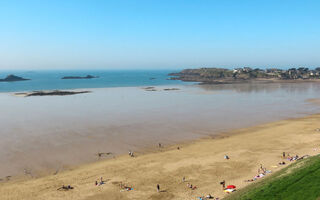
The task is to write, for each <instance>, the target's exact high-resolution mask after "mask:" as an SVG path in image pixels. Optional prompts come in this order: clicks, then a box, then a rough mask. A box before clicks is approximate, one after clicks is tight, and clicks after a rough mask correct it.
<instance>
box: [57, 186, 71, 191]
mask: <svg viewBox="0 0 320 200" xmlns="http://www.w3.org/2000/svg"><path fill="white" fill-rule="evenodd" d="M72 189H73V187H72V186H70V185H68V186H64V185H62V187H61V188H58V189H57V190H72Z"/></svg>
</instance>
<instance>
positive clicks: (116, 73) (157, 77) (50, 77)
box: [0, 70, 187, 92]
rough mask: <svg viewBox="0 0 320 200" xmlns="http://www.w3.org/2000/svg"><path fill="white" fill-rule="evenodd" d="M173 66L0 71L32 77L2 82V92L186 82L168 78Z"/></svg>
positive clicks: (5, 74)
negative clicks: (163, 68) (139, 68)
mask: <svg viewBox="0 0 320 200" xmlns="http://www.w3.org/2000/svg"><path fill="white" fill-rule="evenodd" d="M171 72H175V71H174V70H109V71H107V70H104V71H103V70H79V71H75V70H69V71H67V70H60V71H58V70H46V71H44V70H42V71H0V78H1V79H2V78H5V77H6V76H7V75H9V74H14V75H17V76H21V77H23V78H28V79H31V80H29V81H17V82H0V92H19V91H34V90H55V89H59V90H62V89H79V88H105V87H138V86H159V85H176V84H187V83H184V82H181V81H176V80H167V79H168V78H169V76H168V74H169V73H171ZM86 75H93V76H99V78H95V79H71V80H70V79H69V80H63V79H61V78H62V77H64V76H86Z"/></svg>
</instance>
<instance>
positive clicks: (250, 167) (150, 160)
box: [0, 114, 320, 200]
mask: <svg viewBox="0 0 320 200" xmlns="http://www.w3.org/2000/svg"><path fill="white" fill-rule="evenodd" d="M319 120H320V114H315V115H311V116H307V117H303V118H297V119H288V120H281V121H278V122H274V123H268V124H264V125H259V126H255V127H251V128H245V129H237V130H234V131H229V132H226V133H221V134H220V135H219V136H216V137H215V138H203V139H200V140H197V141H194V142H191V143H186V144H179V145H173V146H169V147H164V148H159V149H158V150H156V151H153V152H148V153H140V152H136V157H134V158H132V157H129V156H128V155H123V156H118V157H115V158H113V159H109V160H102V161H99V162H96V163H92V164H86V165H81V166H78V167H75V168H73V169H70V170H67V171H63V172H61V173H60V172H58V173H57V174H55V175H53V174H52V175H47V176H44V177H41V178H32V177H30V176H23V177H14V178H12V179H11V180H9V181H5V180H3V181H2V182H1V183H0V199H3V200H9V199H10V200H13V199H33V200H34V199H46V200H48V199H71V200H72V199H77V200H78V199H86V200H91V199H95V200H96V199H111V200H113V199H139V200H140V199H196V197H197V196H202V195H207V194H209V193H210V194H211V195H213V196H215V197H216V196H218V197H220V198H222V197H223V196H224V195H226V194H224V193H223V191H222V189H221V185H220V184H219V182H220V181H222V180H225V181H226V183H227V184H234V185H236V186H237V188H242V187H244V186H246V185H247V184H252V183H246V182H244V180H247V179H251V178H253V177H254V176H255V175H256V174H257V170H258V168H259V167H260V164H262V165H263V166H264V167H266V168H267V169H268V170H272V171H273V172H275V171H277V170H279V169H281V168H282V167H283V166H278V165H277V163H279V162H280V161H282V158H281V156H282V152H287V153H290V155H295V154H298V155H300V156H303V155H306V154H309V155H315V154H318V153H319V152H320V151H319V150H320V148H319V143H320V132H319V131H318V130H317V129H318V128H320V123H319ZM178 146H179V147H180V149H179V150H178V149H177V147H178ZM225 154H227V155H228V156H229V157H230V159H229V160H225V159H224V155H225ZM286 163H289V162H287V161H286ZM276 166H277V167H276ZM101 177H103V180H105V184H103V185H101V186H95V181H96V180H98V181H99V180H100V178H101ZM183 177H185V179H186V180H185V182H182V178H183ZM121 182H122V183H123V184H126V185H127V186H130V187H132V188H133V190H132V191H121V189H120V188H119V184H120V183H121ZM187 183H190V184H193V185H194V186H196V187H197V189H195V190H191V189H190V188H188V187H187ZM157 184H159V185H160V190H161V191H162V192H159V193H158V192H157V191H156V185H157ZM62 185H71V186H72V187H74V189H73V190H69V191H58V190H57V189H58V188H59V187H61V186H62Z"/></svg>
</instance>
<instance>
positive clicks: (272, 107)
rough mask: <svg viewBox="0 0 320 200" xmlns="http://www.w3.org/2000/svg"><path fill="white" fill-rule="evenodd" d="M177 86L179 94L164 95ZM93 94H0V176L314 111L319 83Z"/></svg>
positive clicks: (58, 166)
mask: <svg viewBox="0 0 320 200" xmlns="http://www.w3.org/2000/svg"><path fill="white" fill-rule="evenodd" d="M172 87H178V88H180V90H173V91H164V90H163V89H164V88H172ZM156 89H157V91H145V90H144V89H142V88H140V87H117V88H101V89H92V91H93V92H92V93H89V94H80V95H74V96H51V97H50V96H47V97H16V96H13V95H12V94H11V93H1V94H0V102H1V107H0V112H1V115H0V127H1V131H0V138H1V140H0V163H1V167H0V177H4V176H7V175H14V174H17V173H23V170H24V169H28V170H29V171H30V170H31V171H32V172H34V173H35V172H36V171H39V170H46V169H52V170H56V169H61V168H64V167H65V166H68V165H75V164H80V163H84V162H91V161H94V160H97V156H96V153H98V152H113V153H115V154H120V153H126V152H127V151H128V150H139V149H142V148H147V147H156V146H157V143H158V142H161V143H163V144H172V143H176V142H180V141H185V140H192V139H195V138H200V137H204V136H209V135H214V134H217V133H219V132H221V131H227V130H231V129H235V128H242V127H248V126H252V125H256V124H261V123H265V122H271V121H276V120H280V119H286V118H292V117H301V116H305V115H308V114H311V113H317V112H319V110H320V107H318V106H316V105H312V104H310V103H308V102H306V100H307V99H311V98H320V93H319V91H320V84H318V83H290V84H284V83H281V84H280V83H274V84H234V85H177V86H157V87H156Z"/></svg>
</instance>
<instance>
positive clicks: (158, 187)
mask: <svg viewBox="0 0 320 200" xmlns="http://www.w3.org/2000/svg"><path fill="white" fill-rule="evenodd" d="M157 192H160V185H159V184H157Z"/></svg>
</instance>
